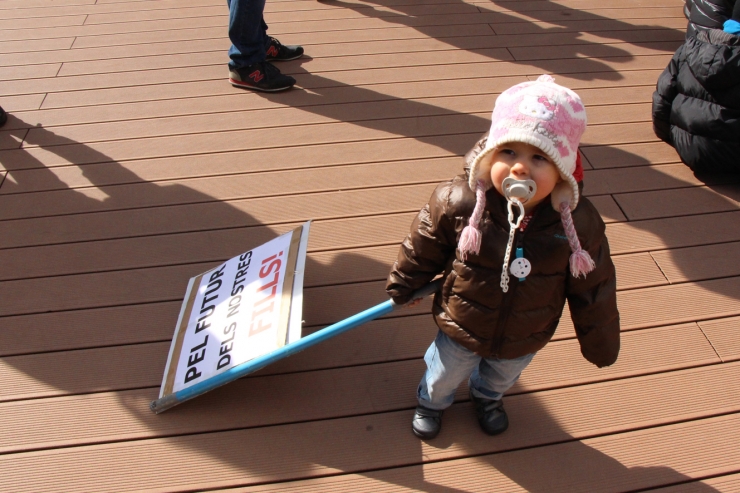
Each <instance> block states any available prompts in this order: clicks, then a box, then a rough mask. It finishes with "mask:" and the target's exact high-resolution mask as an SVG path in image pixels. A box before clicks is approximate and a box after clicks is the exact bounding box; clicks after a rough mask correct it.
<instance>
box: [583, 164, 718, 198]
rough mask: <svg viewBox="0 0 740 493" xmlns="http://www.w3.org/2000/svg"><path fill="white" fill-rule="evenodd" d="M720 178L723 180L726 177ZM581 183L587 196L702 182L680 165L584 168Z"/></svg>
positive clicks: (686, 186)
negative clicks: (585, 169) (586, 169)
mask: <svg viewBox="0 0 740 493" xmlns="http://www.w3.org/2000/svg"><path fill="white" fill-rule="evenodd" d="M719 180H720V179H718V181H719ZM724 180H725V182H727V179H726V178H725V179H724ZM583 183H584V193H586V194H591V195H600V194H604V193H610V194H619V193H629V192H645V191H655V190H660V189H678V188H688V187H697V186H701V185H703V184H704V182H702V181H701V180H699V179H697V178H696V177H695V176H694V173H693V172H692V171H691V169H690V168H689V167H687V166H684V165H683V164H666V165H645V166H637V167H629V168H601V169H598V170H588V171H585V174H584V178H583Z"/></svg>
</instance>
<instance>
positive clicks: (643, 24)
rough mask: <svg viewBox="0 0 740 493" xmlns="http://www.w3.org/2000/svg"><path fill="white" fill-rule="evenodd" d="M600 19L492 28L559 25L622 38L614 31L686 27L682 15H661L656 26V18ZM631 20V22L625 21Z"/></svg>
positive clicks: (530, 29) (515, 30) (531, 30)
mask: <svg viewBox="0 0 740 493" xmlns="http://www.w3.org/2000/svg"><path fill="white" fill-rule="evenodd" d="M601 17H602V18H600V19H598V18H597V19H593V18H592V19H587V20H577V21H571V20H561V19H552V20H551V21H549V22H526V23H524V22H516V23H515V22H507V23H501V24H491V28H492V29H493V31H494V32H495V33H496V34H540V33H542V32H543V31H545V30H546V29H549V28H552V27H557V28H558V30H562V31H564V32H588V33H596V32H599V33H603V32H605V31H606V32H608V31H612V33H611V34H603V35H602V36H603V37H613V38H614V39H622V38H621V36H622V34H621V33H616V32H614V31H637V30H638V29H646V28H651V27H652V28H659V29H660V28H662V29H686V18H685V17H684V16H682V15H680V16H676V17H669V16H667V15H662V16H660V17H661V18H660V25H659V26H656V25H655V24H653V23H654V21H655V18H653V17H651V18H649V19H626V18H621V20H620V19H617V18H611V19H609V18H604V17H605V16H601ZM626 20H629V22H625V21H626Z"/></svg>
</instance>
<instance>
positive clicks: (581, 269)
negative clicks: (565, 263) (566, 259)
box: [570, 249, 596, 277]
mask: <svg viewBox="0 0 740 493" xmlns="http://www.w3.org/2000/svg"><path fill="white" fill-rule="evenodd" d="M594 267H596V265H595V264H594V261H593V259H592V258H591V255H589V254H588V252H587V251H586V250H584V249H580V250H578V251H575V252H573V253H572V254H571V255H570V272H571V273H572V274H573V276H574V277H581V274H582V275H583V277H586V274H588V273H589V272H591V271H592V270H594Z"/></svg>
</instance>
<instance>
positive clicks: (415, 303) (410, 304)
mask: <svg viewBox="0 0 740 493" xmlns="http://www.w3.org/2000/svg"><path fill="white" fill-rule="evenodd" d="M423 300H424V298H416V299H415V300H411V301H410V302H409V303H408V304H407V305H406V308H413V307H415V306H417V305H418V304H419V303H421V302H422V301H423Z"/></svg>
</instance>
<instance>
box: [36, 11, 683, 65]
mask: <svg viewBox="0 0 740 493" xmlns="http://www.w3.org/2000/svg"><path fill="white" fill-rule="evenodd" d="M452 17H454V16H452ZM525 21H526V19H517V18H514V19H511V21H509V22H505V23H503V24H501V23H499V24H490V25H489V24H469V25H467V26H465V28H464V29H465V32H466V33H468V34H469V35H470V36H483V35H488V34H492V33H495V34H499V35H506V34H518V35H522V34H539V33H542V32H543V31H544V30H545V29H546V28H549V27H552V26H553V24H550V23H543V22H531V21H526V22H525ZM652 22H653V19H630V21H629V23H627V22H622V21H619V20H612V19H603V20H588V21H559V22H558V23H557V26H558V29H559V31H560V32H583V33H584V35H589V34H595V33H598V36H599V37H602V38H603V37H612V38H614V39H622V40H625V41H626V39H625V35H626V36H631V34H627V33H631V32H637V31H643V30H654V29H656V26H655V25H653V24H652ZM661 26H662V27H663V28H673V29H682V30H683V29H685V27H686V19H685V18H684V17H683V16H681V17H680V18H675V19H662V21H661ZM367 27H368V26H365V28H364V29H354V30H344V31H323V30H319V31H308V32H302V33H295V34H285V33H283V35H282V37H281V39H282V40H283V43H287V44H294V43H299V44H302V45H303V46H304V47H307V48H309V50H310V51H312V50H313V48H314V47H316V46H317V45H321V44H343V43H359V42H363V41H382V40H406V39H417V38H434V39H442V38H447V37H454V36H459V35H460V32H461V28H460V27H458V26H456V25H454V24H452V25H442V26H424V28H423V30H422V29H419V28H413V27H408V26H403V25H392V26H387V27H378V28H375V29H368V28H367ZM271 29H272V28H271ZM618 31H626V32H627V33H625V32H618ZM271 32H272V31H271ZM223 35H224V30H223V28H222V27H220V26H219V27H215V28H214V27H211V28H196V29H178V30H167V31H152V32H146V33H137V34H111V35H98V36H82V37H78V38H77V39H76V40H75V43H74V45H73V46H74V47H75V48H76V49H78V50H79V51H80V53H77V54H71V55H69V56H74V57H80V56H85V55H83V54H84V53H85V51H83V50H84V49H85V48H88V49H94V48H98V47H104V46H117V47H119V48H120V51H117V55H118V56H123V55H124V54H126V53H129V51H128V50H129V48H127V47H126V45H132V46H131V48H130V49H134V50H137V52H138V50H142V49H146V48H145V46H147V45H148V44H150V43H157V44H162V45H165V44H168V43H169V45H170V46H171V47H172V48H174V49H178V48H177V42H180V43H183V42H184V43H187V42H190V41H192V40H196V39H216V38H223ZM142 43H145V44H142ZM90 53H93V52H92V51H91V52H90ZM28 55H29V56H33V57H36V56H44V55H42V54H40V53H39V54H35V53H29V54H28ZM59 55H61V53H59V54H57V55H56V56H59ZM34 59H35V58H34ZM74 59H78V58H74Z"/></svg>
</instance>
